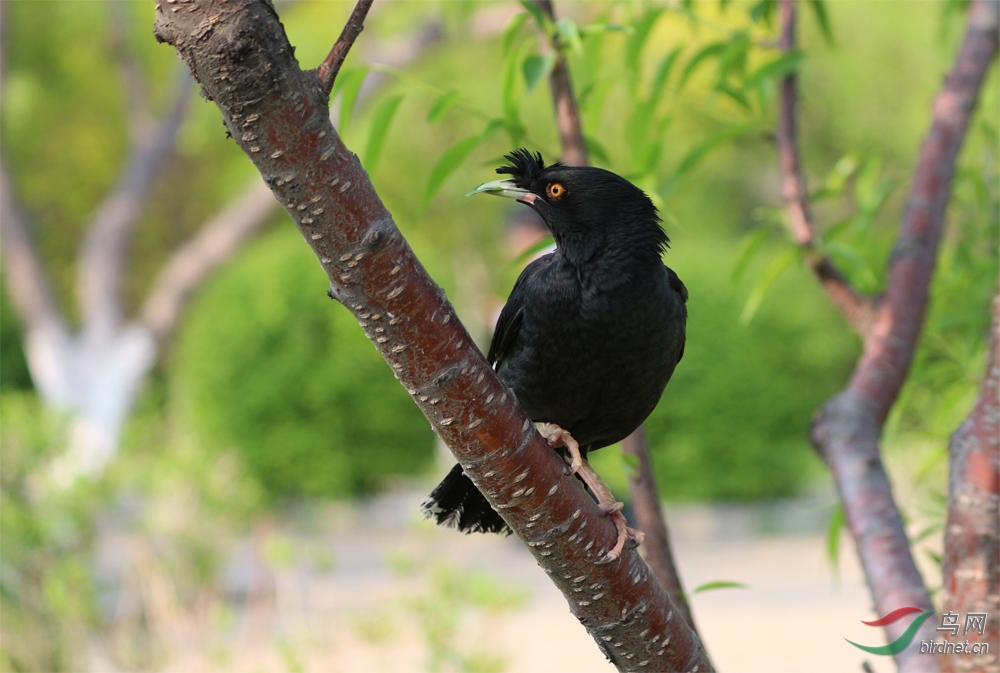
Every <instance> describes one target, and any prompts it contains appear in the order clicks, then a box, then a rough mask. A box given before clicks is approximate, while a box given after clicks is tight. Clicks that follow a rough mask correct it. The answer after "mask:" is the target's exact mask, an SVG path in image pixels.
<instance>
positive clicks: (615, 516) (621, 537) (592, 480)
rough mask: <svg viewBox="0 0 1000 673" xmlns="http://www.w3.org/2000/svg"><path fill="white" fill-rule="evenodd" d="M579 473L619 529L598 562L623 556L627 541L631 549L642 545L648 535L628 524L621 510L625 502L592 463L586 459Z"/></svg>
mask: <svg viewBox="0 0 1000 673" xmlns="http://www.w3.org/2000/svg"><path fill="white" fill-rule="evenodd" d="M577 474H579V475H580V478H581V479H583V481H584V483H585V484H587V486H589V487H590V490H591V491H592V492H593V493H594V495H595V496H597V506H598V507H600V508H601V511H602V512H604V514H605V515H606V516H608V517H610V518H611V521H612V522H613V523H614V524H615V528H617V529H618V541H617V542H616V543H615V546H614V547H612V548H611V549H609V550H608V553H607V554H605V555H604V558H603V559H601V560H600V561H598V563H610V562H611V561H614V560H615V559H616V558H618V557H619V556H621V554H622V550H623V549H624V548H625V543H626V542H628V543H629V549H634V548H636V547H638V546H639V545H641V544H642V541H643V540H644V539H645V538H646V535H645V534H644V533H643V532H642V531H641V530H638V529H637V528H629V527H628V526H627V525H626V522H625V515H624V514H622V512H621V510H622V508H623V507H625V503H623V502H618V501H617V500H616V499H615V496H614V495H613V494H612V493H611V489H610V488H608V485H607V484H605V483H604V480H603V479H601V477H600V475H598V474H597V472H595V471H594V468H592V467H591V466H590V463H588V462H587V461H586V460H584V461H583V465H581V466H580V470H579V471H578V472H577Z"/></svg>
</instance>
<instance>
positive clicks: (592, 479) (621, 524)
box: [535, 423, 646, 563]
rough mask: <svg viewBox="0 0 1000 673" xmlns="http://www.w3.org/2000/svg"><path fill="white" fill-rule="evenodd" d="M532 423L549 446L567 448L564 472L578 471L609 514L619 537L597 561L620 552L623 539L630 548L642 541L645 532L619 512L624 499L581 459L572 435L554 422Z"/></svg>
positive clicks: (603, 509) (615, 555) (609, 560)
mask: <svg viewBox="0 0 1000 673" xmlns="http://www.w3.org/2000/svg"><path fill="white" fill-rule="evenodd" d="M535 427H536V428H538V432H539V433H541V435H542V437H544V438H545V440H546V441H547V442H548V443H549V446H551V447H553V448H554V447H557V446H564V447H566V451H567V452H568V453H569V456H568V457H567V462H568V463H569V472H567V474H578V475H579V476H580V478H581V479H583V483H585V484H586V485H587V486H588V487H590V490H591V492H593V494H594V495H595V496H596V497H597V506H598V507H600V508H601V511H602V512H604V515H605V516H608V517H611V521H612V522H613V523H614V524H615V528H617V529H618V541H617V542H616V543H615V546H614V547H612V548H611V549H610V550H609V551H608V552H607V554H605V555H604V558H603V559H601V560H600V561H598V563H610V562H611V561H614V560H615V559H616V558H618V557H619V556H621V554H622V550H623V549H624V548H625V543H626V542H628V543H629V548H630V549H634V548H635V547H638V546H639V545H640V544H642V541H643V540H644V539H645V537H646V535H645V534H644V533H643V532H642V531H641V530H638V529H637V528H629V527H628V526H627V525H626V521H625V515H624V514H622V512H621V510H622V508H623V507H625V503H623V502H618V500H617V499H615V496H614V495H613V494H612V493H611V489H610V488H608V485H607V484H605V483H604V480H603V479H601V477H600V475H598V474H597V472H595V471H594V468H592V467H591V466H590V463H588V462H587V461H586V459H584V457H583V455H582V454H581V453H580V445H579V443H577V441H576V440H575V439H573V435H571V434H569V432H567V431H566V430H563V429H562V428H561V427H559V426H558V425H556V424H555V423H535Z"/></svg>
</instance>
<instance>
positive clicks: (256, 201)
mask: <svg viewBox="0 0 1000 673" xmlns="http://www.w3.org/2000/svg"><path fill="white" fill-rule="evenodd" d="M277 206H278V202H277V201H275V200H274V195H273V194H272V193H271V190H270V189H268V187H267V185H265V184H264V183H263V181H259V180H258V181H255V182H254V184H253V185H251V186H250V187H249V188H248V189H246V190H244V191H243V192H242V193H240V194H239V196H237V197H236V198H235V199H233V200H232V201H231V202H230V203H229V205H228V206H226V207H225V208H224V209H223V210H222V211H221V212H219V213H218V214H217V215H215V216H214V217H213V218H212V219H210V220H209V221H208V222H207V223H206V224H205V225H204V226H202V227H201V228H200V229H199V230H198V233H196V234H195V235H194V236H193V237H192V238H191V240H189V241H187V242H186V243H185V244H184V245H182V246H181V247H180V248H178V249H177V250H176V251H175V252H174V253H173V254H172V255H171V257H170V259H168V260H167V263H166V264H165V265H164V266H163V269H161V271H160V273H159V275H158V276H157V278H156V281H155V282H154V283H153V287H152V289H151V290H150V292H149V294H148V295H147V297H146V301H145V302H144V303H143V305H142V309H141V311H140V316H141V317H140V322H141V323H142V324H143V325H144V326H145V327H147V328H148V329H149V330H150V331H151V332H152V333H153V335H154V337H155V339H156V341H157V342H163V341H164V340H165V339H166V338H167V336H168V335H169V334H170V333H171V332H172V331H173V328H174V326H175V325H176V323H177V319H178V317H179V316H180V314H181V310H182V309H183V307H184V304H185V303H186V302H187V300H188V298H189V297H190V296H191V293H192V292H194V291H195V289H196V288H197V287H198V286H199V285H201V283H202V282H203V281H204V280H205V278H206V277H207V276H208V275H209V274H210V273H211V272H212V271H213V270H215V269H216V268H217V267H218V266H219V265H220V264H222V263H223V262H225V261H226V260H228V259H229V258H230V257H232V255H233V253H234V252H236V250H238V249H239V247H240V246H241V245H243V243H245V242H246V241H247V240H248V239H249V238H250V237H252V236H253V235H254V234H255V233H256V232H257V231H258V230H259V229H260V228H261V227H262V226H263V225H264V224H265V223H266V222H267V221H268V220H269V219H270V218H271V217H272V216H273V215H274V213H275V212H277V210H278V208H277Z"/></svg>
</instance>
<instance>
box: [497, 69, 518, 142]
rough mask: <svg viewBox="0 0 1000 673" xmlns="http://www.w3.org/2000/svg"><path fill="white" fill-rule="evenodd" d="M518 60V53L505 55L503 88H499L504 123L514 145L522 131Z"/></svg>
mask: <svg viewBox="0 0 1000 673" xmlns="http://www.w3.org/2000/svg"><path fill="white" fill-rule="evenodd" d="M519 61H520V55H519V54H518V53H512V54H509V55H508V56H507V62H506V64H505V65H504V72H503V88H502V89H501V102H502V106H503V119H504V124H505V125H506V127H507V131H508V133H510V135H511V140H512V141H513V143H514V144H515V145H516V144H517V143H518V141H519V140H520V135H521V133H522V132H521V129H522V126H521V100H520V92H519V91H518V89H517V80H518V70H519V68H518V63H519Z"/></svg>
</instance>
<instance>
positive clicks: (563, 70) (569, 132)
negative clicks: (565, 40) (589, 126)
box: [531, 0, 589, 166]
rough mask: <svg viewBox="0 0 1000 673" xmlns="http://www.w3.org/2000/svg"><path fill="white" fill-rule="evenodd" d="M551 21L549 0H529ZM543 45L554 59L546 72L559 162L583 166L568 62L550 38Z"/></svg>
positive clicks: (584, 151) (584, 146) (584, 145)
mask: <svg viewBox="0 0 1000 673" xmlns="http://www.w3.org/2000/svg"><path fill="white" fill-rule="evenodd" d="M531 1H532V3H533V4H534V5H535V6H537V7H538V8H539V9H540V10H542V12H544V13H545V15H546V16H548V17H549V18H550V19H551V20H552V22H553V23H555V20H556V14H555V8H553V6H552V0H531ZM542 45H543V48H548V49H552V50H553V51H554V52H555V55H556V60H555V63H554V64H553V65H552V72H551V73H549V88H550V89H551V91H552V104H553V106H554V107H555V113H556V128H557V129H558V131H559V144H560V147H562V162H563V163H564V164H566V165H567V166H586V165H587V164H588V163H589V157H588V154H587V143H586V141H585V140H584V139H583V125H582V123H581V122H580V110H579V108H578V107H577V104H576V96H574V95H573V83H572V81H571V80H570V76H569V66H568V65H567V64H566V56H565V54H563V52H562V49H560V48H559V45H558V44H557V43H556V40H555V39H553V43H552V44H548V43H547V42H546V41H544V40H543V41H542Z"/></svg>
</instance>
